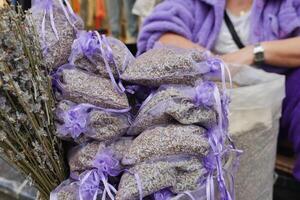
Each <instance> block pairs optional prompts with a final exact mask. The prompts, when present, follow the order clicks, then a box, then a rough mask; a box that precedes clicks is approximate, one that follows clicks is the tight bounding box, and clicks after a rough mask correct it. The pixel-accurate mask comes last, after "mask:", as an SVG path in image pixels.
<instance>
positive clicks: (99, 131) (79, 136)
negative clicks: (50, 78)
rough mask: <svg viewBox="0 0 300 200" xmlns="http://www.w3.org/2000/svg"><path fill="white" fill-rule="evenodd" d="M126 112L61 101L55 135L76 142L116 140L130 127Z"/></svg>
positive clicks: (57, 111)
mask: <svg viewBox="0 0 300 200" xmlns="http://www.w3.org/2000/svg"><path fill="white" fill-rule="evenodd" d="M128 111H129V109H124V110H114V109H104V108H100V107H96V106H93V105H91V104H75V103H72V102H70V101H67V100H63V101H61V102H60V103H59V104H58V106H57V108H56V117H57V121H58V122H57V135H58V136H59V137H60V138H62V139H65V140H75V141H76V142H83V141H86V140H91V139H93V140H97V141H109V140H113V139H116V138H118V137H120V136H123V135H124V134H125V133H126V131H127V129H128V128H129V126H130V118H131V117H130V114H129V113H128Z"/></svg>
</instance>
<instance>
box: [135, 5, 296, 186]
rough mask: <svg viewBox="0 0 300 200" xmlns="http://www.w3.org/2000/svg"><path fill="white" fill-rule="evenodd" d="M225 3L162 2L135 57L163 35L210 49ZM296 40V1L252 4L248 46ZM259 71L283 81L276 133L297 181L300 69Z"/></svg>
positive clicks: (143, 33)
mask: <svg viewBox="0 0 300 200" xmlns="http://www.w3.org/2000/svg"><path fill="white" fill-rule="evenodd" d="M225 3H226V0H165V1H164V2H163V3H161V4H159V5H158V6H157V7H156V8H155V10H154V11H153V13H152V14H151V16H149V17H148V18H147V19H146V20H145V22H144V24H143V27H142V30H141V33H140V35H139V39H138V54H141V53H143V52H145V51H147V50H149V49H151V48H153V46H154V44H155V42H156V41H157V40H158V39H159V38H160V37H161V36H162V35H163V34H164V33H167V32H173V33H176V34H179V35H181V36H184V37H186V38H188V39H189V40H191V41H193V42H194V43H197V44H200V45H202V46H204V47H206V48H207V49H212V48H213V47H214V45H215V42H216V39H217V37H218V34H219V32H220V29H221V24H222V20H223V14H224V9H225ZM296 36H300V0H254V5H253V8H252V13H251V33H250V38H249V42H250V43H251V44H255V43H257V42H260V41H271V40H278V39H285V38H290V37H296ZM263 68H264V69H265V70H266V71H268V72H276V73H281V74H285V75H286V78H287V82H286V98H285V100H284V102H283V111H282V112H283V113H282V118H281V124H280V125H281V127H280V129H281V134H285V135H287V134H288V136H289V138H290V140H291V141H292V142H293V144H294V149H295V152H296V153H297V156H298V161H297V164H296V166H295V170H294V172H295V173H294V174H295V176H296V177H297V178H298V179H299V180H300V68H298V69H295V70H292V69H287V68H280V67H272V66H264V67H263ZM266 89H267V88H266Z"/></svg>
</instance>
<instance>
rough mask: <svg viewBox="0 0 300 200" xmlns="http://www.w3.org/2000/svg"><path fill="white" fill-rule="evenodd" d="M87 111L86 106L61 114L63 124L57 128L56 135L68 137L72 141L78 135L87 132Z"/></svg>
mask: <svg viewBox="0 0 300 200" xmlns="http://www.w3.org/2000/svg"><path fill="white" fill-rule="evenodd" d="M88 109H89V107H87V106H80V105H79V106H75V107H73V108H71V109H70V110H68V111H66V112H63V113H62V114H61V115H62V116H61V118H62V119H63V122H64V123H63V125H59V126H58V133H59V134H60V135H62V136H68V135H70V136H71V137H72V138H73V139H77V138H78V137H79V136H80V134H82V133H86V132H87V131H88V127H87V119H88V116H89V113H88Z"/></svg>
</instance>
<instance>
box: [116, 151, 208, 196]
mask: <svg viewBox="0 0 300 200" xmlns="http://www.w3.org/2000/svg"><path fill="white" fill-rule="evenodd" d="M205 172H206V171H205V169H204V168H203V166H202V164H201V160H199V159H198V158H196V157H191V156H184V155H177V156H170V157H165V158H162V159H158V160H155V161H154V160H153V161H147V162H143V163H140V164H138V165H135V166H134V167H132V168H130V169H129V170H128V172H125V173H124V174H123V175H122V178H121V181H120V184H119V188H118V192H117V195H116V200H135V199H139V198H141V197H146V196H148V195H151V194H153V193H155V192H157V191H160V190H162V189H164V188H171V190H172V191H173V192H175V193H180V192H184V191H187V190H194V189H195V188H197V185H198V182H199V180H200V178H201V177H202V176H203V175H204V174H205Z"/></svg>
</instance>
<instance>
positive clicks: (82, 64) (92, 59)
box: [69, 31, 134, 78]
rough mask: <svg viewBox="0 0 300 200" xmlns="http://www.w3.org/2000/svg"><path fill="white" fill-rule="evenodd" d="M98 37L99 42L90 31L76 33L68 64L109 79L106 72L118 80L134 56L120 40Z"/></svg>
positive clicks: (95, 35)
mask: <svg viewBox="0 0 300 200" xmlns="http://www.w3.org/2000/svg"><path fill="white" fill-rule="evenodd" d="M100 37H101V39H100V40H99V39H98V37H97V34H96V33H95V32H92V31H89V32H86V31H80V32H78V34H77V39H76V40H75V41H74V43H73V45H72V52H71V55H70V57H69V62H70V63H71V64H74V65H76V66H78V67H79V68H82V69H84V70H87V71H89V72H92V73H95V74H99V75H100V76H102V77H105V78H110V75H109V73H108V71H111V73H112V75H113V76H114V78H119V76H120V74H121V73H122V72H123V71H124V70H125V69H126V68H127V65H128V63H129V62H132V61H133V60H134V56H133V55H132V54H131V52H130V51H129V49H128V48H127V47H126V46H125V45H124V44H123V43H122V42H121V41H120V40H117V39H115V38H112V37H107V38H106V37H104V36H103V35H102V36H100ZM106 61H107V63H105V62H106ZM106 64H108V66H107V65H106ZM107 67H109V69H107Z"/></svg>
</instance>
